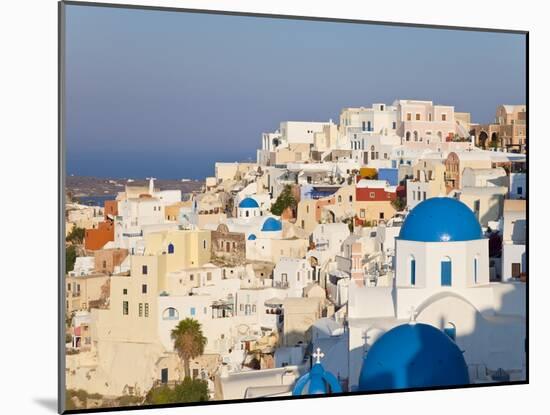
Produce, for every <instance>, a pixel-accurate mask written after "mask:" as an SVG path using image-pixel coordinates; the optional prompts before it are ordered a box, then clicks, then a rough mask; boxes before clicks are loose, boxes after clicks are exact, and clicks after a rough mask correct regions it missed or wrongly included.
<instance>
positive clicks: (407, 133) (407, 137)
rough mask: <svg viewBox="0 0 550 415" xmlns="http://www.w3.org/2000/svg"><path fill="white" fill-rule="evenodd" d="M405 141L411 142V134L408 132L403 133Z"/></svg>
mask: <svg viewBox="0 0 550 415" xmlns="http://www.w3.org/2000/svg"><path fill="white" fill-rule="evenodd" d="M405 139H406V140H407V141H410V140H411V132H410V131H407V132H406V133H405Z"/></svg>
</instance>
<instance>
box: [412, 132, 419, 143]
mask: <svg viewBox="0 0 550 415" xmlns="http://www.w3.org/2000/svg"><path fill="white" fill-rule="evenodd" d="M413 135H414V141H418V131H415V132H414V133H413Z"/></svg>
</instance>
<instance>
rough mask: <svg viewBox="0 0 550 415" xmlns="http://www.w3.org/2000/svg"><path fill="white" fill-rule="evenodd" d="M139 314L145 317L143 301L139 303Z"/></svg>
mask: <svg viewBox="0 0 550 415" xmlns="http://www.w3.org/2000/svg"><path fill="white" fill-rule="evenodd" d="M138 316H140V317H143V303H139V308H138Z"/></svg>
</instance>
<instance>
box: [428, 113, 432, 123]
mask: <svg viewBox="0 0 550 415" xmlns="http://www.w3.org/2000/svg"><path fill="white" fill-rule="evenodd" d="M431 120H432V113H431V112H430V113H429V114H428V121H431Z"/></svg>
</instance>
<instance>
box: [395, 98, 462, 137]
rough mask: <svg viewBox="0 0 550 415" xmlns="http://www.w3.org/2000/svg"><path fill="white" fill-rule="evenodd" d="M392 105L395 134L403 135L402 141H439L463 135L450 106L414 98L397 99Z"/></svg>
mask: <svg viewBox="0 0 550 415" xmlns="http://www.w3.org/2000/svg"><path fill="white" fill-rule="evenodd" d="M393 105H394V106H395V107H396V108H397V135H399V136H401V137H403V142H407V141H411V142H415V141H416V142H424V143H434V142H439V143H441V142H445V141H450V140H451V139H452V138H454V137H455V135H463V136H464V135H465V134H464V132H462V131H461V130H460V129H459V127H458V124H457V122H456V120H455V111H454V107H452V106H447V105H434V104H433V102H432V101H415V100H398V101H395V102H394V104H393ZM460 133H462V134H460ZM466 134H467V132H466Z"/></svg>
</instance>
